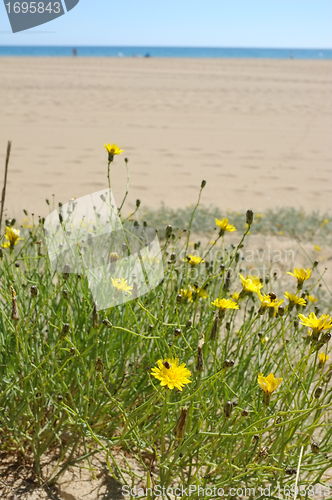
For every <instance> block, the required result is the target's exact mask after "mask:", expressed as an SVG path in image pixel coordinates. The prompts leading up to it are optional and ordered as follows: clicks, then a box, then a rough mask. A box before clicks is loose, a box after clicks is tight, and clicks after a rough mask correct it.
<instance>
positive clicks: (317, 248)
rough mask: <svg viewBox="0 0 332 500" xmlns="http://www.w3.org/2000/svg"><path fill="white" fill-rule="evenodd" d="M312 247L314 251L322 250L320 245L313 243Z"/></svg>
mask: <svg viewBox="0 0 332 500" xmlns="http://www.w3.org/2000/svg"><path fill="white" fill-rule="evenodd" d="M314 248H315V250H316V252H321V251H322V249H321V247H320V246H319V245H315V246H314Z"/></svg>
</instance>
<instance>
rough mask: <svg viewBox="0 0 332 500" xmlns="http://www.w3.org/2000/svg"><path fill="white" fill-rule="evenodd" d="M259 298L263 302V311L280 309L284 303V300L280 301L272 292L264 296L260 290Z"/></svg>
mask: <svg viewBox="0 0 332 500" xmlns="http://www.w3.org/2000/svg"><path fill="white" fill-rule="evenodd" d="M257 293H258V297H259V300H260V301H261V309H262V310H266V309H268V308H273V309H278V307H279V306H280V305H281V304H282V303H283V301H284V299H281V300H278V299H277V297H276V295H275V294H274V293H273V292H271V293H268V294H267V295H265V294H262V293H261V291H260V290H258V292H257Z"/></svg>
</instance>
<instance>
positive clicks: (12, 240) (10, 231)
mask: <svg viewBox="0 0 332 500" xmlns="http://www.w3.org/2000/svg"><path fill="white" fill-rule="evenodd" d="M5 238H6V240H7V241H5V243H4V244H3V245H2V246H3V248H10V249H11V250H12V249H13V248H14V246H15V245H16V244H17V242H18V241H19V240H22V239H23V238H20V230H19V229H15V228H14V227H9V226H6V232H5Z"/></svg>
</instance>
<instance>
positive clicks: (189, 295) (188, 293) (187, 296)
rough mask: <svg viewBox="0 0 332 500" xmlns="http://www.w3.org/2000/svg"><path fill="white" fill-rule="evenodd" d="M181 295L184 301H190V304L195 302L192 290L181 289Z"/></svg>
mask: <svg viewBox="0 0 332 500" xmlns="http://www.w3.org/2000/svg"><path fill="white" fill-rule="evenodd" d="M180 294H181V295H182V298H183V299H188V300H189V302H193V297H192V296H193V292H192V290H189V288H181V290H180Z"/></svg>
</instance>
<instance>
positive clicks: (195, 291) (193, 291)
mask: <svg viewBox="0 0 332 500" xmlns="http://www.w3.org/2000/svg"><path fill="white" fill-rule="evenodd" d="M180 294H181V295H182V298H183V299H187V300H188V301H189V302H194V300H195V299H199V298H202V299H206V298H207V297H208V293H207V291H206V290H205V289H204V288H199V287H198V286H196V285H190V287H189V288H181V290H180Z"/></svg>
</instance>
